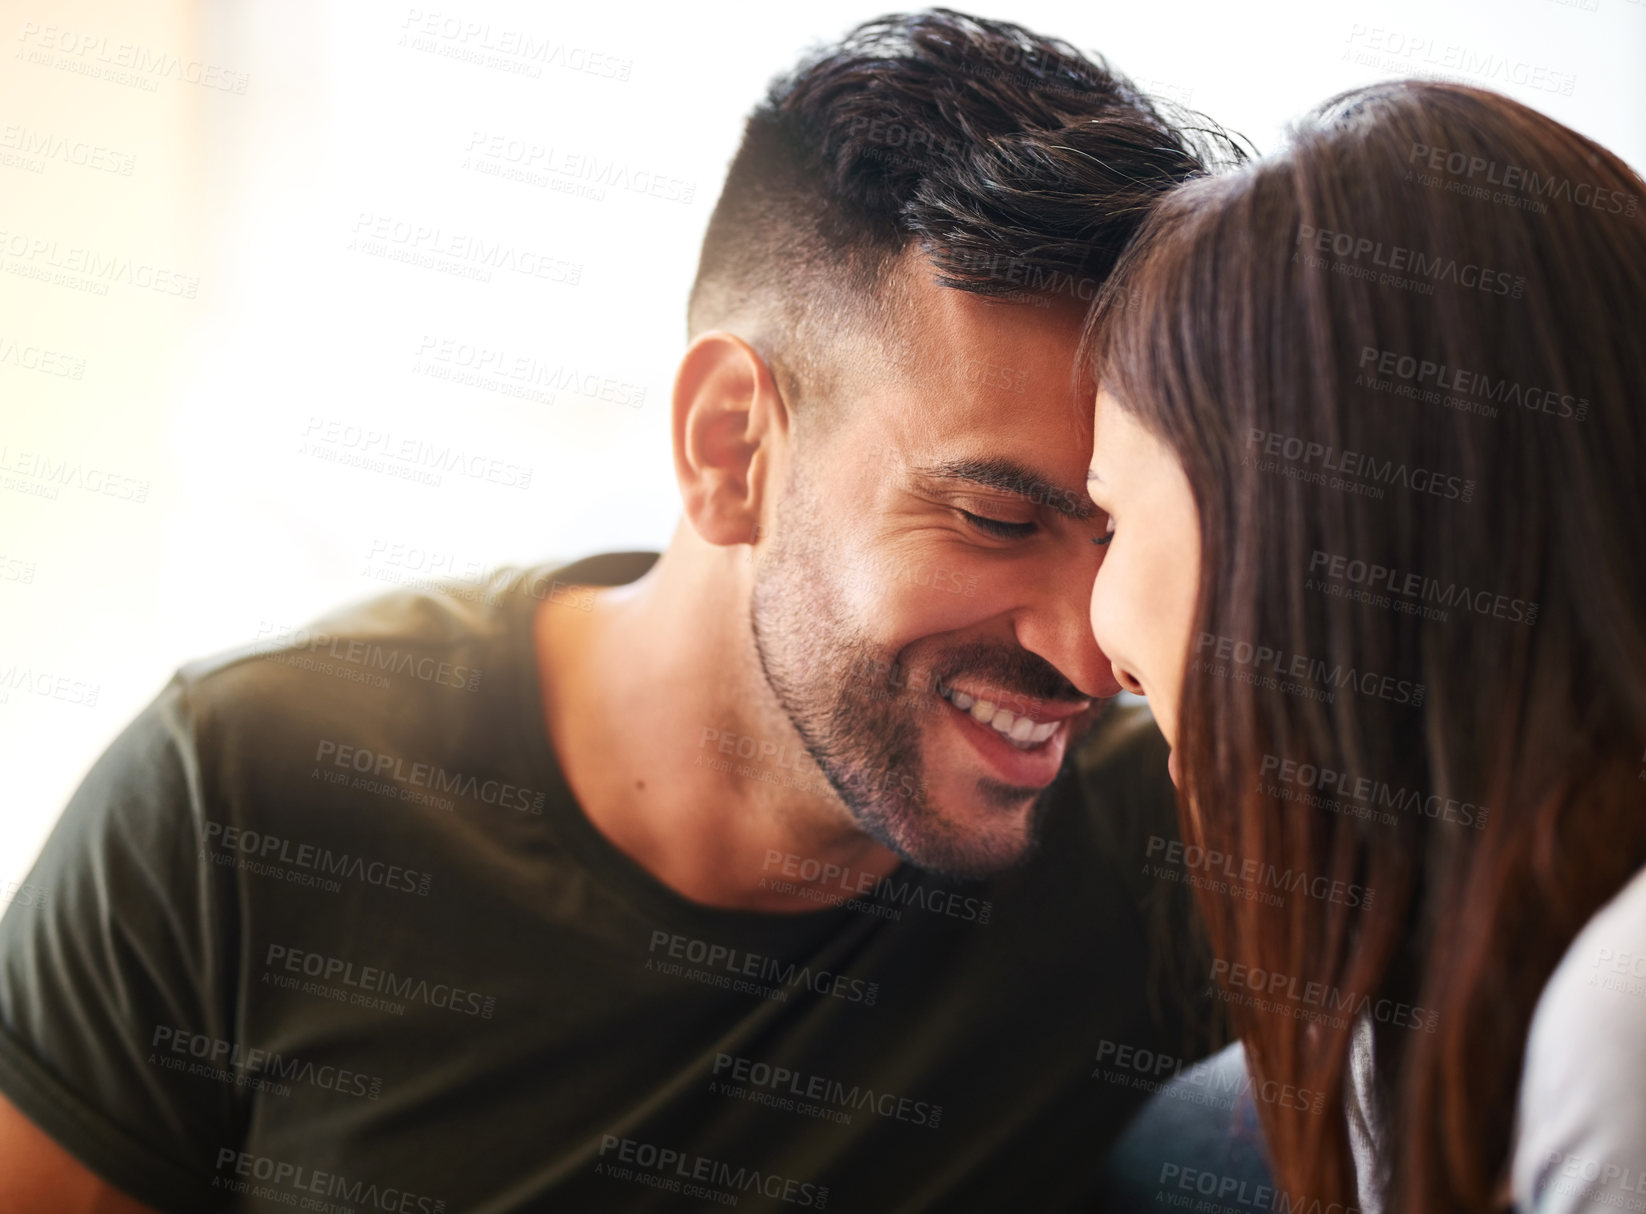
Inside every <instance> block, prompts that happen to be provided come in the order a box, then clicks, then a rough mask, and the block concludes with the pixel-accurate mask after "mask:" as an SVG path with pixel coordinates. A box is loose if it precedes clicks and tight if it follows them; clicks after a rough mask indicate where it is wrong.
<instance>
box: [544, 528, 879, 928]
mask: <svg viewBox="0 0 1646 1214" xmlns="http://www.w3.org/2000/svg"><path fill="white" fill-rule="evenodd" d="M744 559H745V558H744V555H743V553H742V551H741V550H731V549H725V548H718V547H713V546H711V545H708V544H706V543H704V542H703V541H702V540H701V539H699V538H698V537H697V536H696V535H695V534H694V533H692V532H691V531H690V529H689V528H688V527H685V526H682V528H681V533H678V534H677V535H676V537H675V540H674V542H673V543H672V544H671V545H670V547H669V549H668V551H667V552H665V553H664V554H663V556H662V557H661V559H659V561H658V563H657V564H656V565H655V566H654V567H653V568H652V570H651V571H650V572H649V573H647V574H646V576H645V577H643V578H641V579H640V580H639V581H638V582H634V583H632V584H630V585H628V586H621V587H613V588H611V589H608V590H603V591H600V592H599V593H597V594H595V595H593V596H592V607H590V609H589V610H587V611H583V610H577V609H574V608H572V607H569V606H568V605H567V604H566V603H565V602H553V601H545V602H544V603H543V604H542V605H541V606H540V607H538V609H537V614H536V620H535V625H534V635H535V639H536V654H537V671H538V682H539V686H540V688H541V691H542V695H543V707H544V713H545V715H546V718H547V720H548V731H549V741H550V743H551V744H552V745H553V747H554V750H555V754H556V755H557V757H558V759H559V763H560V767H561V770H562V771H563V772H564V773H565V777H566V782H567V784H568V785H569V786H570V787H571V789H572V792H573V794H574V795H575V796H576V797H577V800H578V802H579V804H580V805H581V806H582V809H583V812H584V813H585V814H586V815H587V816H588V818H589V820H590V821H591V822H592V823H593V824H594V826H595V828H596V829H598V830H599V831H600V833H601V834H603V835H604V836H605V837H606V838H607V839H608V840H609V841H610V842H611V843H612V844H613V845H614V846H615V847H617V848H618V849H619V850H620V851H622V852H624V853H625V854H626V855H628V856H629V857H630V858H631V859H632V860H634V861H635V862H636V863H638V864H639V865H640V866H641V867H642V868H644V869H646V870H647V871H648V872H649V873H651V874H652V876H654V877H656V878H657V880H658V881H660V882H662V883H663V884H664V885H666V886H668V887H669V888H671V889H673V890H674V891H675V892H677V893H679V894H681V895H683V896H685V897H687V898H690V899H692V900H693V901H695V902H701V903H705V904H707V905H710V906H718V907H726V908H731V909H738V910H761V911H773V912H789V913H793V912H798V911H814V910H817V909H819V908H820V907H821V906H825V905H828V904H829V903H831V902H838V901H841V900H844V899H845V898H846V897H849V896H852V895H854V894H857V893H860V892H861V891H862V890H863V889H865V888H866V887H868V886H869V885H870V884H872V882H873V881H874V880H875V879H877V878H879V877H882V876H884V875H886V874H887V873H889V872H891V871H892V870H893V869H895V868H896V867H897V864H898V858H897V856H896V854H895V853H893V852H892V851H890V850H888V849H887V848H884V847H882V846H881V845H879V844H878V843H876V842H875V841H874V840H873V839H871V838H869V837H868V836H867V835H865V834H864V833H863V832H862V831H861V829H860V828H859V827H858V826H857V824H856V822H855V821H854V820H853V818H852V817H851V815H850V813H849V812H848V811H847V810H846V808H845V806H844V805H842V804H841V802H840V800H839V798H838V797H837V796H836V795H835V794H834V792H833V790H832V789H831V788H830V787H829V786H828V784H827V783H826V781H824V780H823V778H822V776H821V774H820V773H819V772H818V770H817V767H816V765H815V764H814V763H813V762H812V761H811V758H810V756H809V755H808V754H807V752H806V749H805V747H804V745H803V744H802V742H801V740H800V737H799V735H798V734H797V733H796V732H795V729H794V727H793V725H792V724H790V722H789V720H788V717H787V715H786V714H785V713H784V712H783V711H782V710H781V708H780V707H779V705H778V704H777V701H776V697H775V696H774V695H773V693H772V691H771V688H770V686H769V685H768V684H767V682H766V679H765V677H764V676H763V674H762V673H761V670H760V664H759V659H758V657H757V655H756V653H755V648H754V642H753V637H752V635H751V633H750V628H749V617H748V579H749V577H750V576H751V571H750V570H749V569H748V568H747V566H746V565H743V564H742V563H741V562H742V561H743V560H744ZM576 601H577V602H579V603H581V604H583V605H588V604H589V603H590V596H577V600H576ZM825 874H827V876H826V877H825ZM780 891H781V892H780Z"/></svg>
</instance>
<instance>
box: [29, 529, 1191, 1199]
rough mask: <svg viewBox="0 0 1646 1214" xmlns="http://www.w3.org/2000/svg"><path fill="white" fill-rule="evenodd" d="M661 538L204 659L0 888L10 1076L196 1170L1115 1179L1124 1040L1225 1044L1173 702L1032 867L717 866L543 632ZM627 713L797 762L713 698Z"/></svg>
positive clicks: (1102, 743) (911, 1186)
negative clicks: (748, 738) (802, 892)
mask: <svg viewBox="0 0 1646 1214" xmlns="http://www.w3.org/2000/svg"><path fill="white" fill-rule="evenodd" d="M653 560H655V556H653V555H652V554H645V553H630V554H615V555H610V556H605V557H596V558H590V559H589V560H587V561H583V562H579V563H578V564H576V565H573V566H570V567H565V568H560V569H555V568H552V567H549V566H544V567H540V568H529V569H523V570H508V571H505V572H503V573H501V574H499V575H498V576H497V577H496V578H494V579H492V580H491V581H490V582H487V583H484V584H469V585H458V584H451V585H445V586H441V587H435V588H425V589H417V590H412V589H403V590H398V591H395V592H393V593H390V594H387V595H384V596H382V597H379V598H375V599H372V600H370V601H367V602H365V603H362V604H357V605H354V606H351V607H349V608H345V609H343V610H341V611H339V612H336V613H333V614H332V615H330V616H328V617H326V618H324V619H322V620H319V621H317V622H316V623H314V624H313V625H311V626H309V627H307V628H304V629H297V630H279V629H275V630H273V631H272V632H271V634H270V635H268V636H265V637H263V638H261V639H260V641H259V642H258V643H256V644H253V645H251V646H248V647H246V648H244V649H241V650H236V651H233V652H231V653H228V654H224V655H219V656H217V657H214V658H210V659H207V660H203V661H198V662H193V663H190V664H189V665H186V666H184V667H182V668H181V669H180V670H179V671H178V672H177V674H176V676H175V677H174V678H173V679H172V681H171V682H170V684H169V685H168V686H167V687H166V688H165V689H164V690H163V691H162V692H161V693H160V694H159V696H158V697H157V698H156V699H155V700H154V701H153V703H151V704H150V705H149V706H148V707H147V708H145V709H144V710H143V711H142V712H141V713H140V714H139V715H138V716H137V718H136V719H135V720H134V721H133V722H132V723H131V724H130V726H129V727H128V728H127V729H126V730H125V732H124V733H123V734H121V736H120V737H119V738H118V739H117V740H116V741H115V742H114V743H113V744H112V745H111V746H110V747H109V749H108V750H107V752H106V753H105V754H104V755H103V756H102V757H101V758H100V759H99V761H98V762H97V764H96V765H95V766H94V768H93V769H92V771H91V772H90V774H89V775H88V776H87V777H86V779H85V781H84V783H83V784H82V785H81V787H80V788H79V789H78V791H77V792H76V793H75V794H74V796H73V798H72V800H71V801H70V803H69V805H68V807H67V808H66V810H65V811H64V813H63V815H62V817H61V819H60V821H59V822H58V824H57V826H56V828H55V829H54V831H53V832H52V834H51V836H50V839H49V841H48V842H47V843H46V846H45V848H44V850H43V852H42V854H41V856H40V858H39V860H38V862H37V863H36V865H35V866H34V868H33V870H32V872H31V873H30V875H29V877H28V879H27V885H26V887H25V888H27V889H32V890H34V891H36V895H37V896H31V897H29V898H26V899H25V898H18V899H15V900H14V901H13V903H12V905H11V906H10V907H9V908H8V910H7V913H6V915H5V918H4V920H3V921H0V1091H3V1092H4V1093H5V1095H6V1096H7V1097H8V1098H9V1099H10V1100H11V1101H12V1102H13V1103H14V1104H16V1105H17V1106H18V1107H19V1108H21V1109H22V1110H23V1112H24V1113H25V1114H26V1115H27V1116H28V1117H29V1118H30V1119H31V1120H33V1121H34V1122H35V1123H36V1124H38V1125H39V1126H40V1127H41V1128H42V1129H44V1130H45V1132H46V1133H48V1134H49V1135H51V1136H52V1137H53V1138H54V1139H56V1140H57V1141H58V1142H60V1143H62V1144H63V1146H64V1147H66V1148H67V1149H68V1150H69V1151H70V1152H72V1153H73V1154H74V1155H75V1156H77V1157H78V1158H79V1159H80V1160H82V1161H83V1162H84V1163H85V1164H86V1165H87V1166H88V1167H90V1168H91V1169H92V1170H94V1171H96V1172H97V1173H99V1174H101V1175H102V1176H103V1177H105V1178H106V1179H108V1180H109V1181H111V1182H112V1183H114V1184H115V1185H117V1186H118V1187H120V1188H121V1189H123V1190H125V1191H126V1192H128V1193H130V1194H132V1195H133V1196H135V1197H137V1198H139V1199H140V1200H143V1201H145V1202H148V1203H150V1204H152V1205H154V1206H156V1207H158V1208H160V1209H162V1210H204V1209H209V1210H219V1209H221V1210H236V1211H239V1210H274V1209H279V1208H289V1209H305V1210H322V1211H343V1210H351V1211H362V1212H364V1211H390V1210H392V1211H398V1212H408V1214H435V1212H437V1211H452V1212H456V1211H482V1212H485V1214H505V1212H507V1211H527V1210H552V1211H573V1212H576V1211H652V1210H695V1209H711V1208H713V1209H725V1208H734V1209H737V1210H741V1211H750V1210H756V1211H767V1210H772V1211H779V1210H781V1211H800V1210H824V1209H827V1210H837V1211H893V1210H896V1211H917V1210H932V1211H939V1210H941V1211H970V1210H976V1211H991V1212H994V1211H1004V1210H1034V1211H1037V1212H1042V1211H1052V1210H1060V1209H1065V1208H1079V1207H1080V1206H1081V1204H1082V1203H1084V1202H1086V1201H1087V1200H1089V1198H1090V1197H1091V1195H1092V1192H1093V1189H1094V1186H1095V1185H1096V1184H1097V1180H1096V1175H1097V1168H1098V1163H1099V1159H1100V1156H1101V1154H1102V1151H1103V1148H1104V1147H1105V1145H1106V1144H1107V1143H1108V1142H1109V1141H1110V1140H1111V1139H1112V1138H1113V1137H1114V1135H1115V1134H1116V1133H1117V1131H1118V1130H1119V1129H1120V1128H1121V1126H1122V1125H1123V1123H1124V1121H1125V1120H1126V1118H1127V1117H1128V1115H1129V1114H1130V1113H1131V1112H1133V1111H1134V1110H1135V1108H1136V1107H1137V1105H1138V1104H1139V1103H1140V1102H1141V1101H1142V1099H1143V1098H1144V1095H1145V1093H1144V1092H1143V1091H1142V1090H1133V1089H1132V1088H1131V1087H1129V1086H1127V1085H1126V1084H1124V1083H1121V1084H1116V1083H1114V1082H1106V1081H1103V1080H1101V1079H1097V1078H1094V1076H1093V1071H1094V1065H1095V1061H1094V1060H1095V1059H1096V1058H1097V1057H1098V1055H1099V1050H1100V1047H1102V1046H1103V1044H1104V1043H1105V1042H1108V1043H1110V1045H1109V1047H1108V1049H1109V1053H1111V1054H1112V1053H1113V1051H1114V1049H1115V1043H1118V1044H1119V1045H1120V1046H1131V1047H1134V1048H1135V1049H1154V1050H1164V1051H1171V1052H1176V1053H1180V1054H1182V1053H1187V1054H1191V1055H1192V1054H1195V1053H1198V1052H1202V1051H1203V1050H1205V1049H1208V1048H1210V1045H1211V1044H1212V1043H1211V1042H1210V1041H1209V1040H1208V1039H1206V1038H1205V1037H1203V1036H1202V1035H1200V1033H1199V1030H1198V1029H1196V1028H1195V1027H1193V1026H1195V1025H1198V1024H1199V1023H1200V1021H1199V1016H1200V1014H1201V1009H1200V1008H1199V1007H1198V1006H1193V1005H1194V1004H1195V1000H1194V999H1192V998H1190V999H1185V1000H1181V1001H1178V1000H1174V999H1173V998H1172V997H1170V996H1166V997H1164V998H1163V997H1162V996H1161V992H1162V991H1169V990H1171V989H1173V988H1172V987H1171V985H1170V984H1162V983H1160V982H1158V981H1156V979H1157V978H1158V974H1157V973H1156V972H1155V971H1157V970H1160V969H1161V968H1163V967H1162V966H1161V964H1160V963H1161V962H1162V955H1161V946H1162V943H1163V942H1164V945H1165V946H1166V948H1167V950H1168V951H1169V950H1171V949H1174V948H1176V947H1177V946H1178V945H1179V944H1183V943H1184V942H1186V941H1187V940H1188V939H1189V935H1188V933H1189V932H1190V931H1191V930H1192V929H1191V928H1190V926H1189V925H1188V923H1187V921H1182V922H1181V923H1180V922H1179V921H1178V920H1176V919H1174V918H1173V916H1175V915H1176V914H1177V913H1178V910H1177V909H1173V908H1175V907H1180V906H1181V903H1179V902H1173V901H1171V900H1170V898H1169V897H1167V896H1165V895H1163V893H1162V891H1161V890H1160V889H1159V888H1156V887H1154V886H1152V884H1151V883H1150V882H1149V881H1147V880H1146V879H1142V878H1140V877H1139V875H1138V874H1139V872H1140V870H1141V869H1142V867H1143V861H1144V853H1145V843H1144V840H1145V839H1146V838H1148V837H1149V836H1151V835H1157V834H1159V833H1165V834H1175V832H1174V831H1173V828H1172V824H1171V822H1172V808H1171V801H1170V787H1169V785H1167V784H1166V783H1165V779H1164V775H1163V771H1164V745H1163V743H1162V741H1161V739H1160V737H1159V735H1158V733H1157V732H1156V731H1155V730H1154V728H1153V725H1152V724H1151V723H1150V722H1149V720H1148V718H1147V716H1146V714H1141V713H1139V712H1137V711H1136V710H1130V711H1115V712H1113V713H1111V715H1110V718H1109V719H1108V721H1107V722H1106V724H1104V725H1103V726H1101V727H1100V728H1099V730H1098V731H1097V732H1096V735H1095V736H1094V737H1093V738H1092V739H1091V741H1090V742H1089V743H1087V744H1086V745H1084V746H1083V748H1082V751H1081V756H1080V770H1079V771H1078V772H1073V773H1070V774H1068V775H1067V776H1066V777H1065V779H1064V781H1063V782H1062V783H1061V784H1060V786H1059V788H1058V800H1057V802H1056V803H1055V804H1054V805H1053V806H1052V807H1051V808H1050V809H1049V810H1048V812H1047V814H1046V816H1045V829H1044V835H1043V838H1044V845H1043V847H1042V848H1040V849H1039V851H1038V852H1037V853H1036V854H1035V855H1034V857H1033V858H1032V859H1031V860H1030V861H1029V862H1027V863H1026V864H1025V865H1023V866H1022V867H1020V868H1019V869H1017V870H1014V871H1013V872H1011V873H1008V874H1006V875H1004V876H1001V877H999V878H996V879H992V880H989V881H984V882H971V883H958V882H954V881H945V880H940V879H937V878H934V877H931V876H929V875H924V874H921V873H919V872H917V871H915V870H913V869H912V868H910V867H909V866H907V865H905V866H904V867H903V868H901V869H899V870H898V871H897V872H895V873H893V874H892V875H891V876H890V877H888V878H885V879H884V880H882V881H878V882H865V881H864V880H862V879H856V878H854V877H853V876H852V875H850V874H844V875H842V877H841V879H840V880H838V881H834V886H836V887H839V888H840V890H841V892H840V895H839V896H840V899H841V901H840V902H839V903H838V904H826V905H822V906H820V907H819V908H818V909H817V910H815V911H808V912H804V913H798V914H761V913H752V912H741V911H732V910H723V909H716V908H712V907H708V906H704V905H700V904H697V903H694V902H692V901H690V900H688V899H686V898H684V897H682V896H680V895H678V894H676V893H674V892H673V891H671V890H670V889H668V888H667V887H665V886H663V885H662V884H660V883H659V882H657V881H656V880H655V879H653V878H652V877H651V876H650V875H649V874H648V873H647V872H646V871H645V870H644V869H642V868H641V867H639V866H638V865H637V864H635V863H634V862H633V861H632V860H630V859H629V858H628V857H627V856H625V855H624V854H623V853H622V852H620V851H619V850H617V849H616V848H615V847H614V846H613V845H612V844H611V843H610V842H608V841H607V840H606V838H605V837H604V836H603V835H601V834H600V833H599V832H598V831H597V830H596V829H595V828H594V827H593V825H592V824H591V823H590V822H589V820H588V819H587V818H586V817H585V816H584V814H583V812H582V810H581V809H580V808H579V806H578V805H577V803H576V801H575V799H574V798H573V797H572V795H571V793H570V791H569V790H568V788H567V786H566V783H565V781H564V779H563V777H562V775H561V773H560V770H559V768H558V765H557V763H556V758H555V754H554V750H553V747H552V745H551V743H550V741H549V739H548V735H547V731H546V728H545V724H544V716H543V710H542V704H541V698H540V695H539V685H538V675H537V665H536V662H535V659H534V656H533V655H534V648H533V639H532V619H533V613H534V609H536V608H538V607H539V606H540V605H542V604H544V603H547V604H549V608H548V609H549V610H551V611H567V612H571V611H578V610H585V609H587V607H588V606H589V594H590V592H589V591H587V590H583V589H578V587H580V586H588V585H603V584H604V585H611V584H619V583H623V582H627V581H631V580H633V579H635V578H637V577H639V576H640V575H641V574H642V573H643V572H644V571H645V570H646V569H647V568H648V567H649V566H650V564H651V563H652V561H653ZM551 621H552V616H551ZM550 626H551V627H552V622H551V624H550ZM634 745H635V747H636V748H637V750H638V749H639V748H645V750H646V751H647V752H648V753H649V754H650V755H653V756H655V755H657V754H659V753H661V754H664V755H667V756H669V757H670V758H671V759H672V760H673V761H675V762H678V763H679V764H680V765H681V766H682V769H684V767H685V766H687V765H693V764H699V763H706V762H708V763H734V764H738V765H740V766H739V768H738V770H740V771H741V772H743V774H745V775H746V776H747V778H751V779H788V778H793V775H794V773H792V772H790V771H787V770H786V768H785V763H784V759H783V756H782V754H781V753H779V754H775V755H774V754H764V753H760V752H759V751H758V749H757V748H755V747H753V746H748V747H745V746H743V743H742V740H741V739H734V740H733V742H732V743H731V744H730V746H727V744H726V739H725V738H723V737H721V736H720V735H719V734H718V733H717V731H714V730H712V729H705V728H704V727H703V723H702V722H700V721H697V720H695V719H694V720H690V721H684V722H682V725H681V729H680V732H679V734H678V736H675V735H669V736H662V737H636V738H635V739H634ZM740 749H747V750H750V751H751V753H750V754H749V755H747V756H744V755H742V754H740ZM722 770H725V769H724V768H723V769H722ZM812 864H813V862H812V861H810V860H809V858H807V857H801V856H789V855H778V856H775V857H774V856H772V855H770V854H768V856H767V866H768V867H769V870H770V871H769V873H763V874H762V879H763V880H764V879H768V878H769V879H770V880H772V881H774V882H775V881H784V880H796V879H798V878H800V877H802V876H806V875H811V873H810V872H809V867H810V866H811V865H812ZM1151 916H1153V917H1155V918H1156V919H1158V920H1159V922H1157V923H1155V927H1156V928H1158V927H1160V926H1161V924H1164V925H1165V930H1166V935H1165V936H1164V937H1163V939H1157V938H1156V937H1155V936H1154V935H1152V934H1151V933H1152V930H1153V929H1152V928H1151V926H1150V924H1151ZM1161 916H1164V918H1161ZM1185 947H1186V945H1185ZM1166 959H1167V960H1170V959H1172V958H1166Z"/></svg>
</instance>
